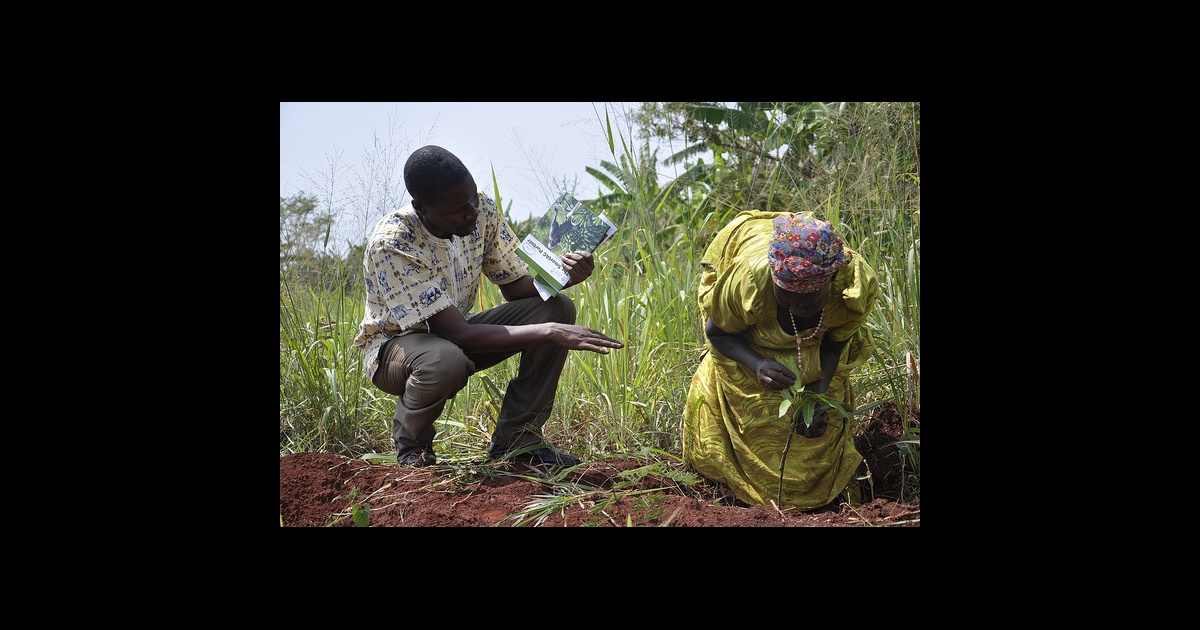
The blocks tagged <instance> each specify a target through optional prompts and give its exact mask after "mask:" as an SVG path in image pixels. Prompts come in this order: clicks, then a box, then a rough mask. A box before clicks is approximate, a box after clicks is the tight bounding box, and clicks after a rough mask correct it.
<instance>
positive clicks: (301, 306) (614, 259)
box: [279, 107, 921, 475]
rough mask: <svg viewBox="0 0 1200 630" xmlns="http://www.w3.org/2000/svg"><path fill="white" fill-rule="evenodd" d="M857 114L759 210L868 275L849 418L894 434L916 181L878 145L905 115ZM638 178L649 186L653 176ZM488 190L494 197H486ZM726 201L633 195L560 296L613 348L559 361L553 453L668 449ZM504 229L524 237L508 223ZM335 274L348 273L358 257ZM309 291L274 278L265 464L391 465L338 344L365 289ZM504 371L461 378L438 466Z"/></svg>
mask: <svg viewBox="0 0 1200 630" xmlns="http://www.w3.org/2000/svg"><path fill="white" fill-rule="evenodd" d="M857 111H858V113H859V115H864V114H863V112H864V111H865V112H866V114H865V115H866V116H878V117H879V118H878V119H866V120H856V121H854V123H855V124H857V125H864V127H863V128H867V127H870V128H872V129H879V130H881V131H880V132H879V133H878V134H877V137H875V136H873V137H871V138H869V139H868V140H869V141H870V142H864V143H863V144H864V145H866V146H864V147H863V148H862V150H863V151H864V152H867V154H866V155H863V156H854V155H851V156H850V158H849V159H847V160H846V161H845V165H844V166H843V167H841V168H840V169H838V170H837V171H836V172H831V173H826V174H824V175H823V176H821V177H817V178H814V179H802V178H800V177H799V176H798V175H796V174H795V173H787V172H784V173H772V174H771V178H770V181H771V182H772V183H771V184H770V185H771V186H772V187H773V188H771V191H776V190H777V191H780V193H779V195H768V197H769V198H772V199H775V200H776V201H775V202H776V203H785V204H786V206H787V207H789V208H791V209H796V210H812V211H814V212H816V213H817V215H818V216H821V217H824V218H827V219H829V220H831V221H833V222H834V224H835V226H836V227H837V229H838V231H839V232H840V233H841V234H842V236H843V238H844V239H845V240H846V242H847V244H848V245H849V246H850V247H852V248H853V249H855V250H856V251H858V252H859V253H861V254H862V255H863V256H864V257H865V258H866V259H867V260H868V261H869V262H870V264H871V265H872V267H874V269H875V270H876V272H877V275H878V277H879V283H880V289H881V291H880V299H879V301H878V303H877V305H876V307H875V310H874V311H873V312H872V313H871V314H870V316H869V318H868V321H867V328H868V330H869V331H870V332H871V334H872V336H873V338H874V340H875V343H876V349H875V353H874V355H873V356H872V357H871V359H870V361H869V362H868V363H867V365H866V366H865V367H864V368H862V369H860V371H859V372H857V373H856V374H855V375H854V377H853V378H854V386H855V388H856V395H857V398H858V400H857V401H856V402H857V403H858V406H859V407H866V406H868V405H871V404H873V403H876V402H880V401H890V402H894V403H895V404H896V407H897V409H898V410H900V411H901V413H902V414H905V418H906V421H907V414H909V413H911V412H912V411H919V409H920V405H919V377H917V376H914V375H913V374H911V373H910V368H909V363H910V362H909V359H908V357H910V356H911V357H912V358H913V360H912V363H914V364H915V365H916V366H917V367H918V369H919V361H920V323H921V320H920V303H921V301H920V268H921V265H920V192H919V185H920V180H919V173H918V174H913V173H909V172H907V171H908V170H910V169H907V168H904V166H905V165H908V164H911V163H912V157H913V156H911V155H909V154H908V152H911V150H912V149H911V145H912V143H911V142H910V143H905V142H903V138H902V137H899V138H897V137H893V136H901V135H902V134H903V133H907V132H904V131H903V130H902V129H901V130H900V131H897V129H898V128H900V127H902V126H901V125H898V124H897V122H896V121H895V120H893V119H892V118H894V117H897V116H903V115H906V112H905V111H904V110H897V109H895V108H891V109H889V108H884V107H880V108H876V109H867V108H864V109H862V110H857ZM918 131H919V128H918ZM614 157H615V156H614ZM630 163H631V164H636V163H638V162H636V161H632V160H631V161H630ZM892 165H895V166H892ZM644 175H645V176H646V179H649V180H653V177H652V175H653V174H644ZM714 182H715V183H714ZM745 183H746V182H739V185H742V186H743V187H744V186H745ZM493 185H494V186H495V188H496V189H495V194H494V196H495V197H496V198H497V199H501V198H502V197H501V196H500V190H499V184H496V183H494V184H493ZM730 190H732V188H730V187H729V183H728V182H725V183H721V182H718V181H715V180H710V182H709V188H708V189H707V190H704V191H702V192H701V193H699V194H691V195H685V196H681V197H678V198H675V199H676V200H675V201H672V202H671V203H670V204H667V203H663V202H661V201H660V202H659V203H660V205H658V206H656V207H655V208H647V207H639V206H638V204H639V203H641V202H639V201H636V199H643V197H640V196H635V197H634V198H633V199H634V200H633V201H630V202H629V203H628V204H627V205H626V207H625V208H623V212H622V213H621V215H620V216H621V219H620V221H619V224H618V228H619V230H618V233H617V236H616V237H615V239H614V240H612V241H610V242H609V243H606V244H605V245H603V246H601V248H600V249H599V251H597V252H596V259H597V269H596V271H595V273H594V274H593V276H592V278H591V279H589V280H588V281H587V282H585V283H583V284H581V285H578V286H575V287H572V288H570V289H567V291H566V293H567V295H569V296H570V297H571V298H572V299H573V300H574V301H575V303H576V306H577V310H578V313H579V316H578V323H579V324H581V325H585V326H589V327H592V328H595V329H597V330H600V331H603V332H605V333H607V334H609V335H611V336H613V337H616V338H618V339H620V340H622V341H623V342H624V343H625V344H626V346H625V348H624V349H621V350H614V351H612V352H611V353H609V354H607V355H602V354H596V353H590V352H572V353H570V355H569V357H568V360H567V365H566V367H565V369H564V371H563V375H562V378H561V380H560V382H559V388H558V396H557V399H556V401H555V408H554V412H553V414H552V417H551V420H550V422H549V423H548V424H547V425H546V428H545V430H546V434H547V437H548V438H549V439H550V440H551V441H552V442H554V443H555V444H558V445H559V446H560V447H562V448H564V449H567V450H569V451H574V452H577V453H579V454H583V455H595V454H616V453H645V452H649V451H654V450H658V451H663V452H666V453H671V454H676V455H677V454H678V453H679V452H680V437H679V428H680V422H681V418H682V416H683V405H684V400H685V398H686V394H687V389H688V385H689V383H690V379H691V376H692V373H693V372H694V371H695V367H696V365H697V364H698V362H699V358H700V351H701V349H702V347H703V337H702V330H701V327H700V322H699V312H698V310H697V307H696V297H695V291H696V284H697V280H698V272H699V265H698V261H699V259H700V256H701V255H702V254H703V250H704V247H705V246H706V245H707V242H708V240H709V239H710V238H711V236H712V234H713V233H714V232H715V231H716V230H718V229H720V227H721V226H722V225H724V223H725V222H727V221H728V219H729V218H730V217H732V215H733V214H734V213H735V212H736V211H737V210H738V209H742V208H744V207H747V205H748V204H747V203H746V202H745V201H744V199H746V197H745V196H744V195H743V194H742V193H740V192H738V193H731V192H729V191H730ZM783 191H786V192H783ZM780 195H781V197H780ZM722 200H724V201H722ZM401 203H407V200H403V201H402V202H401ZM664 213H666V214H665V216H664ZM614 214H615V213H614ZM614 214H610V216H614ZM375 219H378V217H375ZM514 228H515V229H517V231H518V232H519V233H520V234H519V236H524V233H523V232H522V231H521V225H519V224H514ZM359 251H361V250H359ZM359 255H361V254H359ZM346 264H347V265H353V264H358V265H361V260H357V261H355V260H350V261H347V263H346ZM331 273H336V272H333V271H331ZM309 284H311V283H306V286H298V284H297V282H296V281H295V280H294V279H291V278H289V277H288V274H287V272H286V271H283V270H281V273H280V295H279V300H280V304H279V330H280V341H279V346H280V359H279V384H280V391H279V414H280V419H279V420H280V441H279V446H280V455H281V456H282V455H284V454H286V453H293V452H303V451H325V452H332V453H338V454H343V455H347V456H351V457H357V456H362V455H366V454H370V453H393V452H394V447H393V445H392V442H391V419H392V414H393V412H394V410H395V405H396V399H395V397H394V396H389V395H387V394H384V393H382V392H380V391H379V390H378V389H376V388H375V387H374V385H373V384H372V383H370V382H369V380H367V379H366V377H365V374H364V373H363V371H362V355H361V353H360V352H359V351H358V350H357V349H356V348H355V347H354V346H353V343H352V342H353V339H354V338H355V336H356V335H357V334H358V324H359V321H360V319H361V317H362V314H363V303H364V291H365V289H364V288H363V287H362V286H361V285H357V286H354V287H350V288H342V289H316V288H313V287H312V286H307V285H309ZM326 285H327V286H331V287H338V286H339V283H338V282H336V281H334V282H328V283H326ZM501 299H502V297H501V294H500V292H499V290H498V289H496V287H495V286H494V285H492V284H491V283H489V282H486V281H484V282H483V283H482V285H481V287H480V293H479V301H478V304H477V308H476V310H481V309H484V308H488V307H490V306H492V305H495V304H498V303H499V301H500V300H501ZM516 367H517V359H516V358H515V357H514V358H513V359H511V360H508V361H505V362H502V363H501V364H499V365H497V366H494V367H493V368H490V369H489V370H487V371H484V372H480V373H477V374H475V375H473V376H472V377H471V378H470V379H469V381H468V383H467V386H466V388H464V389H463V390H462V391H460V392H459V393H458V394H457V395H456V396H455V397H454V398H453V399H452V400H451V401H450V402H449V403H448V405H447V407H446V411H445V412H444V413H443V414H442V416H441V418H440V419H439V420H438V421H437V431H438V438H437V440H436V442H435V447H436V449H437V450H438V453H439V458H444V457H464V458H469V457H477V456H480V455H482V453H483V451H484V449H486V447H487V443H488V439H489V436H490V433H491V430H492V427H493V426H494V422H495V418H496V415H497V411H498V410H499V405H500V402H501V399H502V396H503V390H504V388H505V387H506V386H507V384H508V382H509V380H510V379H511V378H512V377H513V376H515V373H516ZM909 437H911V438H912V440H910V441H909V442H908V443H907V444H905V445H902V446H901V448H902V449H903V450H906V453H905V454H906V456H907V457H908V459H909V461H910V462H911V464H912V465H913V466H914V468H916V469H917V471H916V472H917V474H918V475H919V461H920V460H919V443H920V436H919V428H918V427H915V426H913V427H910V435H909Z"/></svg>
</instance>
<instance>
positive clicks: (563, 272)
mask: <svg viewBox="0 0 1200 630" xmlns="http://www.w3.org/2000/svg"><path fill="white" fill-rule="evenodd" d="M616 233H617V226H616V225H615V224H614V223H613V222H612V221H609V220H608V217H606V216H604V213H603V212H602V213H600V214H596V213H594V212H592V211H591V210H589V209H588V207H587V206H585V205H583V204H582V203H580V202H579V200H577V199H575V197H573V196H571V195H570V194H569V193H562V194H561V195H559V196H558V199H556V200H555V201H554V203H552V204H550V209H549V210H547V211H546V214H545V215H543V216H542V217H541V218H540V219H538V220H537V221H535V222H534V224H533V229H532V230H531V231H530V232H529V234H528V235H527V236H526V237H525V240H523V241H521V246H520V247H519V248H517V255H518V256H520V257H521V260H524V261H525V264H527V265H529V273H531V274H533V283H534V285H535V286H537V290H538V294H539V295H541V296H542V299H543V300H549V299H550V297H551V296H553V295H557V294H558V292H559V291H562V288H563V285H565V284H566V283H567V282H568V281H569V280H570V279H571V277H570V275H569V274H568V273H567V269H566V267H563V265H562V262H561V261H562V257H563V255H564V254H567V253H569V252H574V251H579V250H586V251H589V252H594V251H596V248H597V247H599V246H601V245H602V244H604V242H605V241H607V240H608V239H610V238H612V237H613V235H615V234H616Z"/></svg>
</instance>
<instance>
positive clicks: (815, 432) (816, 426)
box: [793, 388, 829, 440]
mask: <svg viewBox="0 0 1200 630" xmlns="http://www.w3.org/2000/svg"><path fill="white" fill-rule="evenodd" d="M805 391H808V390H807V388H806V389H805ZM793 424H794V425H795V428H796V433H799V434H800V435H802V436H804V437H806V438H809V439H810V440H811V439H813V438H819V437H821V436H822V435H825V428H826V427H828V426H829V405H827V404H825V403H823V402H820V401H818V402H817V404H816V407H814V408H813V419H812V424H810V425H808V426H805V425H804V418H803V416H801V412H800V411H797V412H796V416H795V419H794V420H793Z"/></svg>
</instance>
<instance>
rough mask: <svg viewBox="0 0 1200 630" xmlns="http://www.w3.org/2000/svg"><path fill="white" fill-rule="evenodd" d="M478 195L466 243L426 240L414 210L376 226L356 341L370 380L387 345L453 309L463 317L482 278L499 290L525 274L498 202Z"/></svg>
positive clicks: (391, 216) (365, 266)
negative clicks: (381, 351)
mask: <svg viewBox="0 0 1200 630" xmlns="http://www.w3.org/2000/svg"><path fill="white" fill-rule="evenodd" d="M479 197H480V204H479V219H478V221H477V222H476V224H475V231H473V232H471V234H470V235H469V236H466V237H458V236H455V235H451V236H450V238H448V239H445V238H438V237H436V236H434V235H433V234H430V233H429V230H427V229H425V225H424V223H422V222H421V219H420V218H419V217H417V214H416V211H415V210H413V207H412V204H409V205H406V206H404V207H403V208H401V209H399V210H397V211H395V212H393V213H391V214H389V215H387V216H386V217H384V218H383V220H381V221H380V222H379V224H378V225H376V226H375V231H374V232H372V234H371V237H370V238H369V239H368V240H367V248H366V251H365V252H364V253H363V272H364V273H363V275H364V278H365V280H366V283H367V297H366V314H365V315H364V316H363V320H362V323H361V324H360V325H359V333H358V337H357V338H355V340H354V345H355V347H357V348H359V349H360V350H362V351H363V371H364V372H366V374H367V378H372V377H374V376H375V370H376V369H378V368H379V348H380V347H381V346H383V344H384V343H385V342H387V340H389V339H391V338H392V337H396V336H399V335H405V334H408V333H410V332H428V330H429V327H428V325H426V324H425V323H424V322H425V320H427V319H429V318H430V317H432V316H434V315H436V314H437V313H439V312H441V311H442V309H445V308H449V307H451V306H453V307H455V308H457V309H458V310H459V312H460V313H462V314H463V317H466V316H467V313H469V312H470V311H471V306H472V305H473V304H474V302H475V297H476V295H477V294H478V293H479V282H480V276H481V275H486V276H487V278H488V280H491V281H492V282H493V283H494V284H496V285H504V284H508V283H510V282H514V281H516V280H517V279H518V278H520V277H521V276H523V275H527V274H528V273H529V269H528V267H526V265H525V263H524V262H523V261H522V260H521V259H520V258H519V257H518V256H517V246H518V245H519V244H520V243H519V242H518V241H517V238H516V235H514V234H513V231H512V229H511V228H509V227H508V223H507V222H506V221H505V220H504V217H503V216H502V215H501V214H500V211H499V210H497V209H496V202H495V201H493V200H492V199H491V198H490V197H488V196H487V195H486V194H484V193H483V192H482V191H480V193H479Z"/></svg>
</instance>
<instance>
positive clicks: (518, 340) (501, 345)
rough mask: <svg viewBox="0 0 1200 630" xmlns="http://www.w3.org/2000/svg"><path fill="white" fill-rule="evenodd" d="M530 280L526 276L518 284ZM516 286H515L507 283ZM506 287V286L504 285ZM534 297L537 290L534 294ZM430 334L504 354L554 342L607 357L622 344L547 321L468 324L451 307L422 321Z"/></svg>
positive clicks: (465, 347)
mask: <svg viewBox="0 0 1200 630" xmlns="http://www.w3.org/2000/svg"><path fill="white" fill-rule="evenodd" d="M523 281H528V282H529V283H530V286H531V287H532V282H533V280H532V279H531V278H529V276H525V277H523V278H521V279H520V280H518V281H517V282H523ZM509 284H515V283H509ZM504 286H508V285H504ZM534 295H537V291H536V290H535V291H534ZM425 323H426V324H428V325H429V331H430V332H432V333H434V334H436V335H438V336H440V337H444V338H446V339H449V340H450V341H453V342H454V343H455V344H457V345H458V346H459V347H460V348H462V349H463V350H468V351H470V350H475V351H483V352H503V351H510V350H524V349H525V348H528V347H530V346H536V345H538V344H539V343H553V344H555V345H557V346H559V347H562V348H566V349H568V350H589V351H591V352H599V353H600V354H608V350H609V348H624V347H625V344H623V343H621V342H620V341H617V340H616V339H613V338H612V337H609V336H608V335H605V334H604V333H602V332H600V331H598V330H592V329H591V328H588V327H586V326H577V325H575V324H560V323H558V322H546V323H543V324H527V325H524V326H501V325H497V324H471V323H469V322H467V320H466V318H464V317H463V316H462V313H460V312H458V309H456V308H454V307H450V308H444V309H442V310H440V311H438V312H437V314H435V315H434V316H432V317H430V318H429V319H427V320H425Z"/></svg>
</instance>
